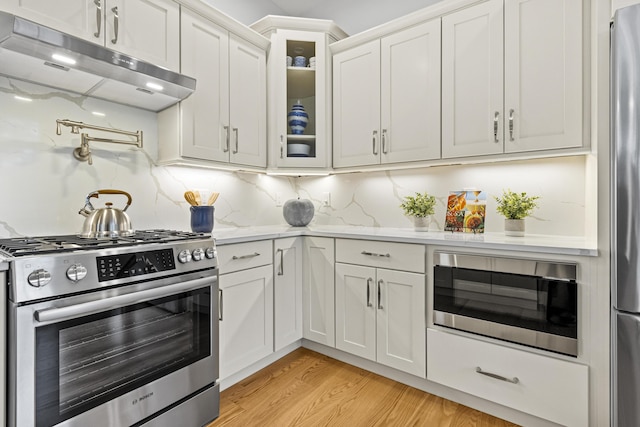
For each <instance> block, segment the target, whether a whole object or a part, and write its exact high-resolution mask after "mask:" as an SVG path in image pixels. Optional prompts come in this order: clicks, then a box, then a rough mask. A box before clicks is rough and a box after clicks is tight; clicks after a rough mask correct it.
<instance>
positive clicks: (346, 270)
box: [336, 263, 425, 377]
mask: <svg viewBox="0 0 640 427" xmlns="http://www.w3.org/2000/svg"><path fill="white" fill-rule="evenodd" d="M424 290H425V278H424V274H417V273H407V272H404V271H394V270H385V269H380V268H373V267H364V266H360V265H349V264H340V263H338V264H336V348H338V349H340V350H343V351H346V352H349V353H352V354H355V355H358V356H360V357H364V358H366V359H370V360H373V361H377V362H378V363H381V364H383V365H387V366H390V367H392V368H396V369H399V370H401V371H405V372H409V373H410V374H414V375H417V376H420V377H424V376H425V328H424V325H425V320H424V319H425V317H424V313H425V305H424V298H425V295H424V293H425V291H424Z"/></svg>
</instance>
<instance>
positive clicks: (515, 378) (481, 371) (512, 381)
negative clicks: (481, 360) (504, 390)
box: [476, 366, 520, 384]
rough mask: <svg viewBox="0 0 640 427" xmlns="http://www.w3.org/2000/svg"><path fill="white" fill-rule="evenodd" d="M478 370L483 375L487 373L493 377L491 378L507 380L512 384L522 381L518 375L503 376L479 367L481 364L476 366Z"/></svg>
mask: <svg viewBox="0 0 640 427" xmlns="http://www.w3.org/2000/svg"><path fill="white" fill-rule="evenodd" d="M476 372H477V373H479V374H482V375H486V376H488V377H491V378H495V379H496V380H500V381H506V382H508V383H512V384H518V383H519V382H520V380H519V379H518V377H513V378H507V377H503V376H502V375H498V374H494V373H492V372H487V371H483V370H482V368H481V367H479V366H477V367H476Z"/></svg>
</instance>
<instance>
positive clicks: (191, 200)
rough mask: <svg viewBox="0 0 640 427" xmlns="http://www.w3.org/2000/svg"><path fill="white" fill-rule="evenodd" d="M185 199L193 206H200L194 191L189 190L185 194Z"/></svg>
mask: <svg viewBox="0 0 640 427" xmlns="http://www.w3.org/2000/svg"><path fill="white" fill-rule="evenodd" d="M184 199H185V200H186V201H187V202H189V204H190V205H191V206H198V205H199V203H198V200H197V198H196V195H195V193H194V192H193V191H191V190H187V191H185V192H184Z"/></svg>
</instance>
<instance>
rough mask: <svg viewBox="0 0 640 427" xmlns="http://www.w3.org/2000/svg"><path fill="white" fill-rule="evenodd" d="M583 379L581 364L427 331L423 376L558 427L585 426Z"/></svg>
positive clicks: (584, 369)
mask: <svg viewBox="0 0 640 427" xmlns="http://www.w3.org/2000/svg"><path fill="white" fill-rule="evenodd" d="M481 372H482V373H485V374H486V375H483V374H482V373H481ZM588 378H589V367H588V366H586V365H581V364H579V363H574V362H570V361H567V360H561V359H557V358H552V357H547V356H543V355H539V354H534V353H530V352H527V351H522V350H517V349H514V348H509V347H505V346H501V345H497V344H493V343H489V342H485V341H481V340H478V339H473V338H467V337H463V336H460V335H456V334H452V333H449V332H445V331H440V330H434V329H428V330H427V379H429V380H430V381H433V382H436V383H440V384H444V385H445V386H447V387H451V388H454V389H457V390H461V391H463V392H465V393H469V394H471V395H474V396H478V397H481V398H482V399H487V400H490V401H493V402H496V403H499V404H501V405H504V406H507V407H510V408H514V409H517V410H519V411H522V412H525V413H528V414H532V415H535V416H537V417H540V418H543V419H546V420H550V421H553V422H555V423H558V424H561V425H563V426H575V427H582V426H587V425H589V410H588V409H589V403H588V401H589V381H588Z"/></svg>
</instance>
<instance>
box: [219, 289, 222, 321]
mask: <svg viewBox="0 0 640 427" xmlns="http://www.w3.org/2000/svg"><path fill="white" fill-rule="evenodd" d="M218 320H219V321H221V322H222V289H218Z"/></svg>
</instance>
